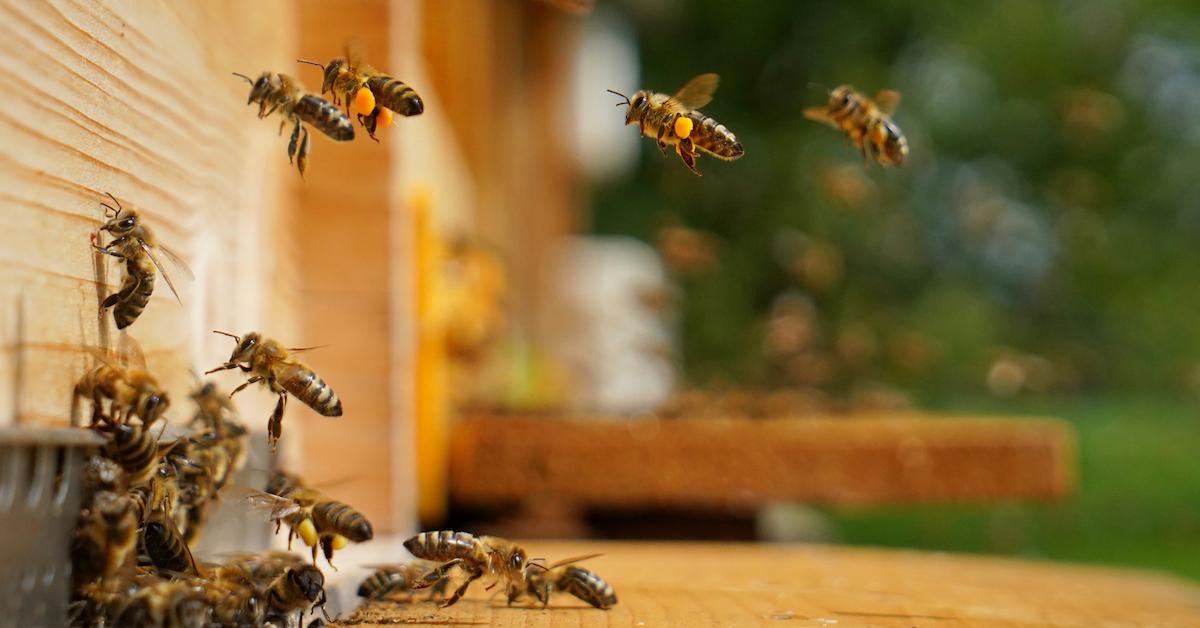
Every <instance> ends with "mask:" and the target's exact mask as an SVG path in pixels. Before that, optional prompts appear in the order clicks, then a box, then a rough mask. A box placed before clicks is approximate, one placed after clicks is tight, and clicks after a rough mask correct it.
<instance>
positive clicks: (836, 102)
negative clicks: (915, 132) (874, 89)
mask: <svg viewBox="0 0 1200 628" xmlns="http://www.w3.org/2000/svg"><path fill="white" fill-rule="evenodd" d="M899 104H900V92H897V91H894V90H890V89H885V90H883V91H880V92H879V93H878V94H876V95H875V98H874V100H872V99H870V98H867V97H866V96H863V95H862V94H860V93H858V92H856V91H854V88H853V87H851V86H849V85H842V86H839V87H838V88H836V89H834V90H833V91H831V92H829V102H828V103H827V104H826V105H825V106H824V107H809V108H808V109H805V110H804V117H806V118H808V119H809V120H815V121H817V122H821V123H824V124H827V125H829V126H831V127H833V128H835V129H837V130H839V131H841V132H842V133H845V134H846V138H847V139H849V140H850V142H851V143H852V144H854V146H855V147H857V148H858V150H859V151H861V152H862V156H863V163H864V164H866V163H870V158H871V157H872V156H874V157H875V161H877V162H879V164H880V165H883V166H900V165H903V164H904V159H905V157H908V140H906V139H904V133H902V132H901V131H900V127H898V126H896V123H895V122H892V117H891V116H892V112H894V111H895V110H896V106H897V105H899Z"/></svg>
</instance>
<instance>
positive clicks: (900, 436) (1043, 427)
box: [450, 414, 1075, 508]
mask: <svg viewBox="0 0 1200 628" xmlns="http://www.w3.org/2000/svg"><path fill="white" fill-rule="evenodd" d="M450 442H451V451H450V470H451V495H452V498H453V499H454V500H455V501H456V502H457V503H460V504H464V505H469V506H483V507H488V506H499V505H506V504H513V503H517V502H530V501H553V502H555V503H560V504H569V505H573V506H578V507H615V508H645V507H650V508H654V507H683V508H709V507H713V508H729V507H745V508H751V507H755V506H758V505H760V504H762V503H765V502H769V501H774V500H789V501H805V502H814V503H826V504H881V503H910V502H965V501H974V502H980V501H996V500H1006V499H1052V498H1057V497H1061V496H1063V495H1066V494H1067V493H1069V492H1070V491H1071V490H1072V489H1073V487H1074V467H1075V457H1074V443H1075V434H1074V430H1073V429H1072V427H1071V426H1070V425H1069V424H1068V423H1066V422H1064V421H1060V420H1056V419H1027V418H1022V419H1015V418H1014V419H1008V418H954V417H935V416H931V415H919V414H910V415H889V416H886V417H879V416H844V417H843V416H838V417H828V418H804V419H794V420H781V419H773V420H747V419H728V420H723V419H669V420H665V419H664V420H660V419H654V418H633V419H616V418H594V419H593V418H587V419H583V418H578V419H562V418H534V417H521V416H474V417H468V418H465V419H463V420H461V421H460V422H459V423H458V424H457V425H455V427H454V432H453V436H452V438H451V439H450Z"/></svg>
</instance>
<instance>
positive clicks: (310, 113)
mask: <svg viewBox="0 0 1200 628" xmlns="http://www.w3.org/2000/svg"><path fill="white" fill-rule="evenodd" d="M233 75H234V76H240V77H242V78H244V79H246V82H247V83H250V97H249V98H248V99H247V100H246V104H247V105H249V104H252V103H258V117H259V118H265V117H267V116H269V115H271V114H272V113H275V111H276V110H278V111H279V113H280V115H281V116H283V120H282V121H281V122H280V123H279V132H280V133H283V125H284V124H286V123H289V122H290V123H292V125H293V127H292V136H291V139H290V140H289V141H288V163H295V164H296V168H297V169H298V170H299V171H300V176H301V177H303V176H304V171H305V170H307V169H308V129H307V128H305V127H304V124H305V123H307V124H308V125H310V126H312V127H313V128H315V129H317V130H318V131H320V132H322V133H324V134H325V135H327V136H329V137H330V138H331V139H333V140H334V141H337V142H348V141H350V140H352V139H354V124H353V123H352V122H350V118H348V117H346V115H345V114H343V113H342V112H341V110H339V109H338V108H337V107H335V106H334V105H333V104H331V103H330V102H329V101H327V100H325V99H324V98H321V97H320V96H317V95H316V94H309V93H307V92H305V91H304V88H303V87H301V85H300V82H299V81H297V80H296V79H294V78H292V77H290V76H288V75H287V74H277V73H275V72H263V73H262V74H261V75H260V76H259V77H258V79H257V80H251V79H250V77H248V76H246V75H245V74H238V73H237V72H234V73H233ZM293 157H294V158H295V161H294V162H293Z"/></svg>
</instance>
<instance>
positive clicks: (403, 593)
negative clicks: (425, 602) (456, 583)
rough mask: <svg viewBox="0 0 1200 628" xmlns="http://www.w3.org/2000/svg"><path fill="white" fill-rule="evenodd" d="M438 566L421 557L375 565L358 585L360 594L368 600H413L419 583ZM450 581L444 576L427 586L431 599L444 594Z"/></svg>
mask: <svg viewBox="0 0 1200 628" xmlns="http://www.w3.org/2000/svg"><path fill="white" fill-rule="evenodd" d="M437 566H438V564H437V563H435V562H433V561H428V560H420V559H418V560H413V561H410V562H407V563H400V564H395V565H375V566H374V567H375V571H373V572H371V575H369V576H367V577H366V579H365V580H363V581H362V584H360V585H358V596H359V597H362V598H366V599H368V600H383V599H388V600H399V599H402V600H404V601H412V598H413V595H414V594H415V592H416V585H417V583H418V582H420V581H421V579H422V578H424V577H425V575H426V574H428V573H430V572H431V571H433V570H434V569H435V568H437ZM449 582H450V579H449V578H442V579H441V580H438V581H437V583H435V584H434V585H432V586H430V587H427V588H429V590H430V595H429V599H434V598H435V597H442V596H444V595H445V593H446V586H447V585H448V584H449Z"/></svg>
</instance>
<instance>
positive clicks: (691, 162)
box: [679, 140, 701, 177]
mask: <svg viewBox="0 0 1200 628" xmlns="http://www.w3.org/2000/svg"><path fill="white" fill-rule="evenodd" d="M683 141H684V142H687V147H686V148H684V149H681V150H680V151H679V158H680V159H682V160H683V165H685V166H687V167H688V170H691V171H692V172H694V173H696V176H698V177H699V176H701V175H700V170H699V169H698V168H696V153H695V151H693V150H692V142H691V140H683ZM680 144H681V145H682V142H681V143H680Z"/></svg>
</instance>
